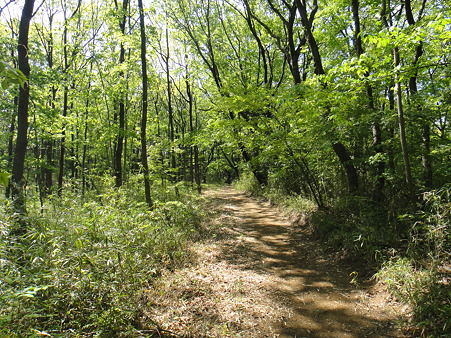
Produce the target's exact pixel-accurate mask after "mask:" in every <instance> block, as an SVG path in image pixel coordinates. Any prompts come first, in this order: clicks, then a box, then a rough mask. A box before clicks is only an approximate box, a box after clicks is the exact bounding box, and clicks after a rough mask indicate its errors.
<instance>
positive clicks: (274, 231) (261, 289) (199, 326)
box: [148, 188, 403, 338]
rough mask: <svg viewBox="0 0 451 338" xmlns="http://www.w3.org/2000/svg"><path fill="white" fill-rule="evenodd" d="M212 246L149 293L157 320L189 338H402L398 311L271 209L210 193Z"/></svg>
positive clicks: (235, 195)
mask: <svg viewBox="0 0 451 338" xmlns="http://www.w3.org/2000/svg"><path fill="white" fill-rule="evenodd" d="M206 197H207V198H208V199H209V203H210V205H211V208H212V210H214V214H215V217H214V220H213V221H212V224H210V230H209V231H211V232H210V235H211V237H212V239H211V240H207V241H203V242H201V243H198V244H196V245H195V246H194V247H193V254H194V255H195V257H196V258H195V263H192V264H191V265H190V266H186V267H183V268H181V269H179V270H177V271H175V272H172V273H168V274H167V275H166V276H163V278H162V280H161V282H160V285H159V287H158V288H157V289H156V290H158V291H149V297H148V298H149V299H151V302H152V306H151V308H152V309H153V310H152V313H150V314H149V316H150V317H151V318H153V320H155V321H157V322H160V323H164V325H163V328H164V329H166V330H169V331H171V332H175V333H177V334H179V335H181V336H185V337H331V338H332V337H333V338H336V337H355V338H360V337H403V335H402V334H401V333H400V331H398V330H396V329H394V327H395V326H394V323H395V322H396V320H397V315H398V314H399V310H400V309H399V307H395V304H392V303H389V302H388V301H387V300H386V297H385V296H384V295H383V294H381V293H379V292H377V291H375V290H373V289H371V288H369V287H359V286H356V285H354V284H352V283H351V281H352V279H353V276H352V268H351V267H347V266H344V265H343V264H340V263H338V262H335V261H333V260H331V259H330V258H328V257H327V255H325V254H324V253H323V252H322V249H321V248H320V247H319V245H320V244H319V242H317V241H311V240H310V239H309V238H308V236H307V234H305V233H303V231H302V229H301V228H300V227H299V226H294V225H292V224H290V222H289V221H288V220H286V219H285V218H283V217H282V216H280V213H279V212H278V210H277V209H275V208H272V207H271V206H270V205H269V204H268V203H265V202H260V201H256V200H254V199H251V198H248V197H246V196H245V195H244V194H241V193H239V192H237V191H235V190H233V189H231V188H223V189H221V190H214V191H209V192H207V193H206Z"/></svg>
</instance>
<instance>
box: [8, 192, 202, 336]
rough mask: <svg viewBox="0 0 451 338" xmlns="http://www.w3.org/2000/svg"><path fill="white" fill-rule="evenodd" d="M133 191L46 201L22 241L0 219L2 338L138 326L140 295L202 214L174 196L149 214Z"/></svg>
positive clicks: (177, 254) (108, 332) (114, 332)
mask: <svg viewBox="0 0 451 338" xmlns="http://www.w3.org/2000/svg"><path fill="white" fill-rule="evenodd" d="M136 190H138V187H135V189H131V187H126V188H123V189H115V188H109V187H107V186H106V187H104V188H102V189H101V191H97V194H96V196H90V198H89V199H88V198H87V197H86V196H85V198H84V202H83V199H82V198H81V197H80V196H77V195H76V194H75V193H70V192H69V191H68V192H67V193H66V194H65V195H64V197H63V198H61V199H59V198H56V197H54V198H53V199H49V200H48V201H47V202H46V203H47V205H46V206H45V210H44V213H43V214H42V215H39V214H38V213H35V214H34V213H32V212H30V215H29V220H28V223H29V228H28V231H27V234H26V235H25V237H23V238H18V239H15V238H12V237H11V236H10V235H9V233H8V229H9V228H10V227H11V224H12V223H11V222H12V221H11V219H8V218H7V217H6V216H4V217H2V220H1V221H2V222H1V223H0V225H1V229H0V236H1V238H0V243H1V244H0V250H1V251H0V255H1V257H0V259H1V261H0V283H1V284H0V328H1V329H0V336H8V335H12V336H20V337H26V336H35V335H36V334H37V333H36V332H40V331H46V332H48V333H51V334H52V335H61V336H64V337H71V336H74V337H75V336H77V334H79V335H80V334H89V335H91V336H98V337H112V336H118V335H119V334H123V333H124V332H136V330H137V329H139V328H140V325H143V324H138V322H139V320H138V319H139V318H140V313H141V311H142V306H143V304H142V302H141V301H140V296H142V295H143V292H144V290H145V289H146V288H148V287H150V285H151V284H152V282H153V279H154V278H155V277H156V276H158V275H159V273H160V271H161V269H167V268H172V267H173V266H174V264H177V262H178V261H179V259H180V258H181V257H183V255H184V252H185V249H186V243H187V241H188V240H189V239H190V238H191V237H192V235H193V234H194V233H195V232H196V229H197V226H198V223H199V221H200V219H201V208H200V207H199V203H197V201H196V200H193V199H192V198H189V197H188V195H187V196H180V195H182V194H180V191H179V192H178V194H179V196H180V197H178V199H177V200H167V201H158V200H156V202H155V207H154V209H153V210H149V209H148V207H147V206H146V204H145V203H143V202H142V201H141V200H140V199H137V196H135V195H134V194H135V191H136ZM156 195H158V194H156ZM159 195H160V196H163V195H164V196H169V193H168V192H160V194H159ZM15 252H16V253H15ZM18 253H19V254H18ZM19 258H20V259H19ZM132 336H133V335H132Z"/></svg>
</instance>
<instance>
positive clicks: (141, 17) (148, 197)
mask: <svg viewBox="0 0 451 338" xmlns="http://www.w3.org/2000/svg"><path fill="white" fill-rule="evenodd" d="M138 8H139V26H140V33H141V71H142V86H143V92H142V115H141V163H142V166H143V174H144V194H145V198H146V203H147V205H148V206H149V207H152V205H153V202H152V198H151V195H150V178H149V164H148V162H147V139H146V128H147V108H148V83H147V81H148V78H147V60H146V29H145V24H144V9H143V3H142V0H138Z"/></svg>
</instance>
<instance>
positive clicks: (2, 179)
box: [0, 172, 11, 187]
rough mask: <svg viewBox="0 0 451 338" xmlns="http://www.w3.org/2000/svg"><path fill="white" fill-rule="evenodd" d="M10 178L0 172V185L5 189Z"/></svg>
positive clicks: (9, 175)
mask: <svg viewBox="0 0 451 338" xmlns="http://www.w3.org/2000/svg"><path fill="white" fill-rule="evenodd" d="M10 177H11V174H9V173H2V172H0V183H2V184H3V185H4V186H5V187H7V186H8V184H9V178H10Z"/></svg>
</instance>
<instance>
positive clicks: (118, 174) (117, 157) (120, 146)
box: [114, 0, 129, 187]
mask: <svg viewBox="0 0 451 338" xmlns="http://www.w3.org/2000/svg"><path fill="white" fill-rule="evenodd" d="M128 1H129V0H124V1H123V2H122V11H123V14H122V19H121V21H120V23H119V28H120V30H121V33H122V35H123V36H124V35H125V25H126V22H127V8H128ZM116 8H117V3H116ZM124 62H125V47H124V43H123V42H121V45H120V53H119V64H123V63H124ZM120 76H121V77H123V78H124V77H125V75H124V72H121V74H120ZM118 122H119V125H118V131H117V138H116V149H115V154H114V176H115V184H116V187H120V186H122V183H123V168H122V156H123V153H124V134H125V93H124V92H123V90H122V89H121V91H120V93H119V121H118Z"/></svg>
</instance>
